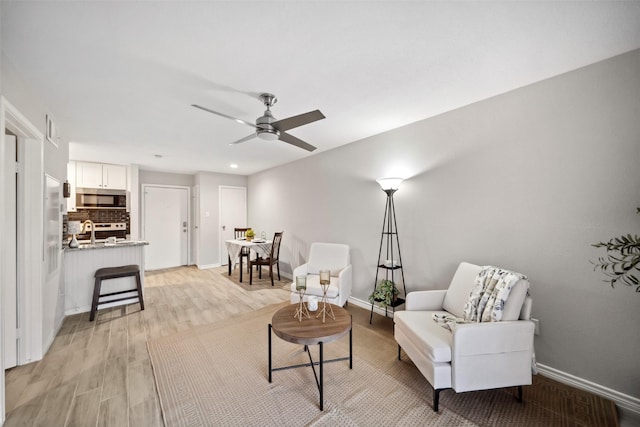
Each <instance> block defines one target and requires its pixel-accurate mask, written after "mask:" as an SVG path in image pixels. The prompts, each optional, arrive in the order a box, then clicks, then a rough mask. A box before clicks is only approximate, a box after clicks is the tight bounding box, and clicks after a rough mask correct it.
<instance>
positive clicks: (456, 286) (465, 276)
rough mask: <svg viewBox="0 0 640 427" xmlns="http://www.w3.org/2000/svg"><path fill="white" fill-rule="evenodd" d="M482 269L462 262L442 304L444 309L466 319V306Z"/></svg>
mask: <svg viewBox="0 0 640 427" xmlns="http://www.w3.org/2000/svg"><path fill="white" fill-rule="evenodd" d="M480 270H482V267H480V266H479V265H474V264H469V263H468V262H461V263H460V265H459V266H458V269H457V270H456V273H455V274H454V275H453V279H451V284H450V285H449V289H447V295H445V297H444V301H443V302H442V308H443V309H444V310H446V311H448V312H449V313H451V314H453V315H454V316H456V317H461V318H463V317H464V305H465V304H466V302H467V301H468V300H469V295H471V289H472V288H473V283H474V282H475V280H476V276H477V275H478V273H480Z"/></svg>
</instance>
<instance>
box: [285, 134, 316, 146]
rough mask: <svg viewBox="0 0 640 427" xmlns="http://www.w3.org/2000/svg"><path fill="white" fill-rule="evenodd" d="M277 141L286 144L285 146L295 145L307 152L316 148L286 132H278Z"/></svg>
mask: <svg viewBox="0 0 640 427" xmlns="http://www.w3.org/2000/svg"><path fill="white" fill-rule="evenodd" d="M278 139H279V140H280V141H284V142H286V143H287V144H291V145H295V146H296V147H300V148H302V149H304V150H307V151H313V150H315V149H316V147H314V146H313V145H311V144H308V143H306V142H304V141H303V140H301V139H299V138H296V137H295V136H293V135H291V134H289V133H286V132H280V136H279V137H278Z"/></svg>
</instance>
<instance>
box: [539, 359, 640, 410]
mask: <svg viewBox="0 0 640 427" xmlns="http://www.w3.org/2000/svg"><path fill="white" fill-rule="evenodd" d="M538 372H539V373H540V374H542V375H544V376H545V377H547V378H551V379H552V380H556V381H558V382H561V383H563V384H567V385H570V386H572V387H575V388H579V389H581V390H585V391H588V392H590V393H593V394H597V395H598V396H602V397H604V398H606V399H609V400H612V401H613V402H614V403H615V404H616V406H619V407H620V408H622V409H625V410H627V411H630V412H634V413H635V414H638V415H640V399H638V398H636V397H633V396H629V395H628V394H624V393H621V392H619V391H616V390H613V389H610V388H608V387H605V386H603V385H600V384H596V383H594V382H591V381H589V380H585V379H584V378H580V377H576V376H575V375H571V374H568V373H566V372H563V371H560V370H558V369H555V368H552V367H550V366H546V365H543V364H540V363H538Z"/></svg>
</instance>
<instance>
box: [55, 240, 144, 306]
mask: <svg viewBox="0 0 640 427" xmlns="http://www.w3.org/2000/svg"><path fill="white" fill-rule="evenodd" d="M148 244H149V242H147V241H144V240H119V241H117V242H116V243H105V242H104V241H103V242H97V243H95V244H93V245H92V244H91V243H81V244H80V246H79V247H78V248H70V247H68V246H66V247H65V249H64V283H65V296H64V310H65V314H66V315H70V314H75V313H83V312H87V311H90V310H91V299H92V297H93V285H94V280H95V277H94V275H95V273H96V270H98V269H99V268H104V267H119V266H123V265H131V264H135V265H138V266H140V278H141V279H142V289H143V292H144V248H145V246H146V245H148ZM135 288H136V284H135V279H134V278H133V277H120V278H118V279H111V280H105V281H104V282H103V283H102V293H110V292H118V291H124V290H129V289H135ZM124 296H126V297H128V296H129V294H123V295H118V296H116V297H115V298H117V297H124ZM136 301H137V294H136V293H135V292H133V293H132V297H131V299H130V300H124V301H118V302H114V303H111V304H110V305H104V306H103V305H101V306H100V307H101V309H102V308H107V307H110V306H111V307H115V306H118V305H123V304H129V303H132V302H136Z"/></svg>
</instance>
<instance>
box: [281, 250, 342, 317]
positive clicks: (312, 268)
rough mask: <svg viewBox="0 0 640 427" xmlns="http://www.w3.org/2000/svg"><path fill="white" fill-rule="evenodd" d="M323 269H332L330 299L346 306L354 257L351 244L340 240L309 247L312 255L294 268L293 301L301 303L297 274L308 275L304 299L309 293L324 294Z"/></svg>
mask: <svg viewBox="0 0 640 427" xmlns="http://www.w3.org/2000/svg"><path fill="white" fill-rule="evenodd" d="M320 270H330V271H331V278H330V284H329V289H328V290H327V302H329V303H331V304H335V305H337V306H340V307H342V306H344V305H345V304H346V302H347V300H348V299H349V297H350V296H351V275H352V273H351V260H350V257H349V246H348V245H343V244H339V243H317V242H316V243H312V244H311V248H309V258H308V260H307V262H306V264H302V265H300V266H299V267H297V268H295V269H294V270H293V280H294V282H293V283H292V284H291V303H292V304H296V303H298V302H300V297H299V296H298V293H297V291H296V283H295V279H296V277H297V276H307V291H306V293H305V296H304V301H306V300H307V297H308V296H309V295H315V296H318V297H322V288H321V287H320V276H319V272H320Z"/></svg>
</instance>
